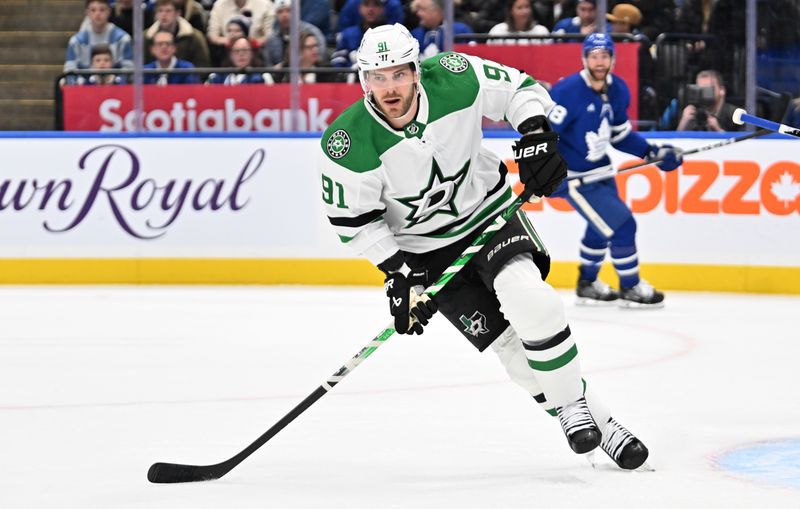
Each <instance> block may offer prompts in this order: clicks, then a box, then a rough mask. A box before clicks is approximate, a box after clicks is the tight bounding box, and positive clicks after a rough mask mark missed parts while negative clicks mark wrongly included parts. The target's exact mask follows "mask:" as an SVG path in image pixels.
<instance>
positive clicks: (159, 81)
mask: <svg viewBox="0 0 800 509" xmlns="http://www.w3.org/2000/svg"><path fill="white" fill-rule="evenodd" d="M150 52H151V53H152V55H153V58H154V59H155V60H153V61H152V62H150V63H149V64H145V65H144V68H145V69H193V68H194V65H192V63H191V62H188V61H186V60H180V59H179V58H177V57H176V56H175V35H173V33H172V32H170V31H168V30H159V31H158V32H156V33H155V34H154V35H153V38H152V44H151V45H150ZM144 83H145V84H146V85H183V84H192V83H200V78H198V77H197V75H196V74H177V73H164V74H150V73H147V74H145V75H144Z"/></svg>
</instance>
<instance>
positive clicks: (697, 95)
mask: <svg viewBox="0 0 800 509" xmlns="http://www.w3.org/2000/svg"><path fill="white" fill-rule="evenodd" d="M684 98H685V100H686V103H687V104H691V105H692V106H694V107H695V109H696V110H697V113H695V117H694V119H695V122H696V123H697V127H698V130H703V131H704V130H705V129H706V123H707V122H708V113H707V112H706V109H707V108H711V107H713V106H714V105H715V104H716V102H717V98H716V97H715V96H714V87H704V86H700V85H686V89H685V90H684Z"/></svg>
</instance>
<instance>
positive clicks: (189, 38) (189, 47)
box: [144, 0, 211, 67]
mask: <svg viewBox="0 0 800 509" xmlns="http://www.w3.org/2000/svg"><path fill="white" fill-rule="evenodd" d="M159 30H164V31H167V32H169V33H171V34H172V35H173V36H174V37H175V41H174V42H175V52H176V53H175V55H176V57H177V58H178V59H180V60H186V61H188V62H191V63H192V64H193V65H194V66H195V67H209V66H210V65H211V59H210V58H209V54H208V45H207V44H206V39H205V37H203V33H202V32H200V31H199V30H197V29H196V28H194V27H193V26H192V25H191V24H189V22H188V21H187V20H186V18H184V17H183V16H181V11H180V8H179V5H178V0H156V22H155V23H153V25H152V26H150V28H148V29H147V31H146V32H145V34H144V36H145V40H146V43H147V49H148V50H149V52H150V53H151V54H152V50H151V48H150V45H151V44H152V42H153V37H154V36H155V34H156V32H158V31H159Z"/></svg>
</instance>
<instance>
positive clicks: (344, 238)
mask: <svg viewBox="0 0 800 509" xmlns="http://www.w3.org/2000/svg"><path fill="white" fill-rule="evenodd" d="M339 240H340V241H342V244H347V243H348V242H350V241H351V240H353V237H345V236H344V235H339Z"/></svg>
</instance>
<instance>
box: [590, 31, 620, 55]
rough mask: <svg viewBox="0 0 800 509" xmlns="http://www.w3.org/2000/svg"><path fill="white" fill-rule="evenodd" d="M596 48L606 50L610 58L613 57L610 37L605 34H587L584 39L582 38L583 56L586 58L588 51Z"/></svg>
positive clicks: (612, 44)
mask: <svg viewBox="0 0 800 509" xmlns="http://www.w3.org/2000/svg"><path fill="white" fill-rule="evenodd" d="M596 49H604V50H606V51H608V54H609V55H610V56H611V58H614V41H613V40H611V37H609V36H608V35H607V34H602V33H594V34H589V35H588V36H587V37H586V39H584V40H583V58H586V56H587V55H588V54H589V52H591V51H594V50H596Z"/></svg>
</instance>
